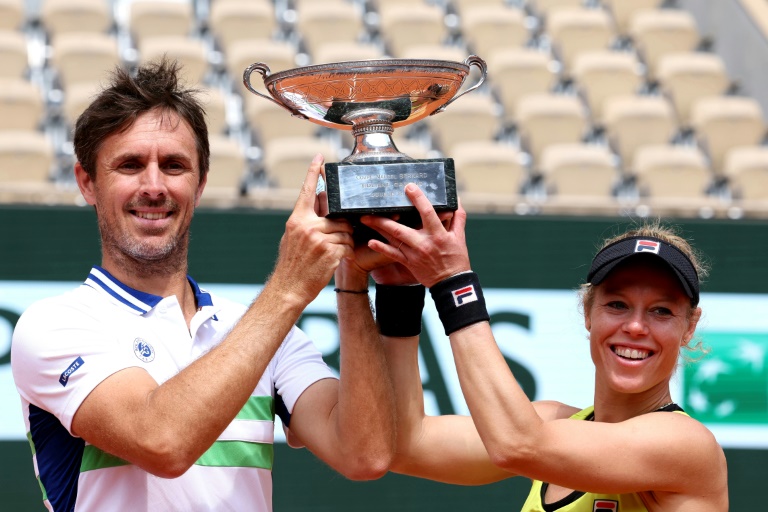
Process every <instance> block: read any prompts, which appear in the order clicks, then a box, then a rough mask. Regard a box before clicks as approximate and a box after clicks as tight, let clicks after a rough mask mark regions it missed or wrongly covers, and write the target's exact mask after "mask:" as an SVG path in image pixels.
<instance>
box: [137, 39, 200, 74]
mask: <svg viewBox="0 0 768 512" xmlns="http://www.w3.org/2000/svg"><path fill="white" fill-rule="evenodd" d="M163 56H165V57H168V58H169V59H175V60H176V61H178V63H179V64H181V66H182V67H181V74H180V78H182V79H183V80H185V81H186V82H187V84H188V85H195V84H200V83H202V82H203V81H204V79H205V76H206V74H207V73H208V52H207V49H206V47H205V44H204V43H203V41H202V40H200V39H194V38H191V37H186V36H163V37H161V36H155V37H147V38H144V39H143V40H142V42H141V44H140V45H139V62H140V63H142V64H143V63H147V62H152V61H157V60H160V59H161V58H163Z"/></svg>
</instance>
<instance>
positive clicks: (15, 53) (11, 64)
mask: <svg viewBox="0 0 768 512" xmlns="http://www.w3.org/2000/svg"><path fill="white" fill-rule="evenodd" d="M28 69H29V60H28V52H27V39H26V37H25V36H24V33H23V32H19V31H16V30H1V29H0V78H24V76H25V75H26V73H27V71H28Z"/></svg>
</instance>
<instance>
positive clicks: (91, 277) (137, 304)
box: [85, 265, 213, 314]
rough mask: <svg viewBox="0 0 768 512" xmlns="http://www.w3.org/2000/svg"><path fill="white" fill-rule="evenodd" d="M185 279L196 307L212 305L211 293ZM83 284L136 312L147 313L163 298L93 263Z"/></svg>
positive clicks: (194, 282) (190, 279)
mask: <svg viewBox="0 0 768 512" xmlns="http://www.w3.org/2000/svg"><path fill="white" fill-rule="evenodd" d="M187 280H188V281H189V284H190V285H191V286H192V290H193V291H194V293H195V302H196V303H197V307H198V308H201V307H204V306H213V300H212V299H211V295H210V294H209V293H208V292H206V291H204V290H202V289H201V288H200V286H199V285H198V284H197V282H196V281H195V280H194V279H192V278H191V277H189V276H187ZM85 284H86V285H88V286H90V287H92V288H96V289H99V290H102V291H104V292H106V293H107V294H108V295H110V296H111V297H112V298H114V299H115V300H116V301H117V302H119V303H120V304H122V305H124V306H125V307H127V308H128V309H130V310H131V311H133V312H135V313H138V314H144V313H147V312H148V311H150V310H152V308H154V307H155V306H157V305H158V304H159V303H160V301H161V300H163V297H160V296H159V295H153V294H151V293H146V292H142V291H139V290H136V289H134V288H131V287H130V286H127V285H125V284H123V283H121V282H120V281H118V280H117V278H115V277H114V276H113V275H112V274H110V273H109V272H107V271H106V270H105V269H103V268H102V267H100V266H98V265H95V266H94V267H93V268H92V269H91V272H90V274H88V278H87V279H86V280H85Z"/></svg>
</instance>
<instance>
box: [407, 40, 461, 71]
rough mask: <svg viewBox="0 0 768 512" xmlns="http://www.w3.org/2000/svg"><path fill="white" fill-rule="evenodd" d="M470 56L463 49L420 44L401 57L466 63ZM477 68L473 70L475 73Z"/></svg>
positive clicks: (408, 49) (410, 47)
mask: <svg viewBox="0 0 768 512" xmlns="http://www.w3.org/2000/svg"><path fill="white" fill-rule="evenodd" d="M468 56H469V54H468V53H467V51H466V50H465V49H464V48H463V47H459V46H449V45H445V44H419V45H413V46H409V47H408V48H406V49H405V50H403V53H402V54H401V55H400V58H402V59H429V60H447V61H452V62H464V60H465V59H466V58H467V57H468ZM474 70H475V68H472V71H474Z"/></svg>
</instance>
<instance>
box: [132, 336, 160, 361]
mask: <svg viewBox="0 0 768 512" xmlns="http://www.w3.org/2000/svg"><path fill="white" fill-rule="evenodd" d="M133 353H134V354H136V357H138V358H139V359H141V360H142V361H144V362H145V363H151V362H152V361H153V360H154V359H155V349H154V348H152V345H150V344H149V343H148V342H147V341H144V340H143V339H142V338H136V339H135V340H133Z"/></svg>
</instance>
